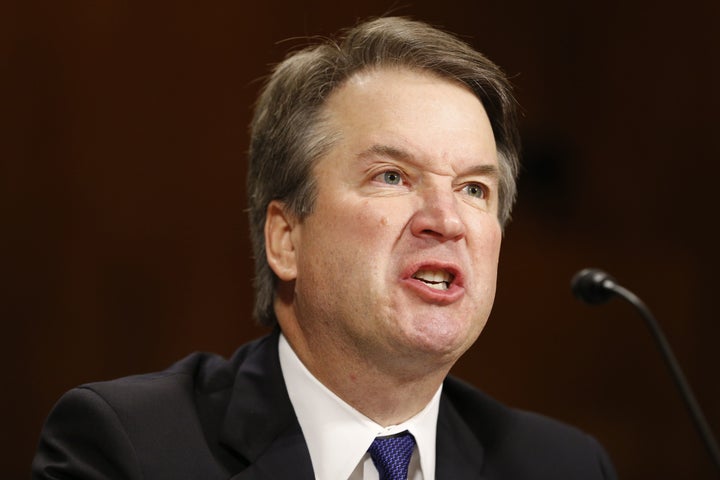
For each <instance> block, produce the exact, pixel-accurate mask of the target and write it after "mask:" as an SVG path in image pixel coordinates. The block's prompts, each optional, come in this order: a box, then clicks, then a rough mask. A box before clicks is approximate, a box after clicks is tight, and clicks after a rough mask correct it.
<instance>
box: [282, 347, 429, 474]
mask: <svg viewBox="0 0 720 480" xmlns="http://www.w3.org/2000/svg"><path fill="white" fill-rule="evenodd" d="M279 342H280V343H279V354H280V367H281V369H282V372H283V377H284V379H285V385H286V387H287V390H288V394H289V396H290V401H291V402H292V405H293V408H294V409H295V414H296V415H297V418H298V422H299V423H300V427H301V428H302V431H303V436H304V437H305V442H306V443H307V446H308V450H309V452H310V459H311V461H312V465H313V470H314V471H315V478H316V479H317V480H336V479H338V478H348V477H349V476H350V474H351V473H352V472H353V471H354V470H355V468H356V467H357V465H358V463H360V461H361V460H363V458H364V456H365V453H366V452H367V449H368V448H369V447H370V444H371V443H372V441H373V440H374V439H375V437H377V436H384V435H392V434H395V433H399V432H402V431H405V430H408V431H409V432H410V433H412V434H413V436H414V437H415V442H416V445H417V450H416V453H419V456H420V468H421V470H422V473H423V477H424V478H425V479H426V480H432V479H434V477H435V435H436V431H437V418H438V411H439V406H440V392H441V391H442V385H441V386H440V387H439V388H438V390H437V392H435V395H434V396H433V398H432V400H430V402H429V403H428V404H427V405H426V406H425V408H424V409H423V410H422V411H420V412H419V413H418V414H417V415H415V416H414V417H412V418H410V419H409V420H407V421H405V422H403V423H401V424H400V425H393V426H390V427H382V426H381V425H379V424H377V423H375V422H374V421H372V420H370V419H369V418H368V417H366V416H365V415H363V414H362V413H360V412H358V411H357V410H355V409H354V408H353V407H351V406H350V405H348V404H347V403H345V402H344V401H343V400H342V399H341V398H340V397H338V396H337V395H335V394H334V393H333V392H331V391H330V390H329V389H328V388H327V387H325V385H323V384H322V383H320V381H319V380H318V379H316V378H315V377H314V376H313V374H312V373H310V371H309V370H308V369H307V368H306V367H305V365H303V363H302V362H301V361H300V359H299V358H298V356H297V355H296V354H295V352H294V351H293V349H292V347H291V346H290V344H289V343H288V341H287V340H286V339H285V337H284V335H282V334H281V335H280V340H279Z"/></svg>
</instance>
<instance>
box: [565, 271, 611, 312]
mask: <svg viewBox="0 0 720 480" xmlns="http://www.w3.org/2000/svg"><path fill="white" fill-rule="evenodd" d="M614 285H615V279H614V278H612V277H611V276H610V275H608V274H607V273H605V272H603V271H602V270H598V269H596V268H585V269H583V270H580V271H579V272H578V273H576V274H575V276H574V277H573V278H572V281H571V282H570V288H571V290H572V293H573V295H575V297H576V298H578V299H580V300H582V301H583V302H585V303H588V304H590V305H598V304H600V303H605V302H607V301H608V300H610V298H612V296H613V295H614V294H615V292H614V291H613V290H612V289H611V288H612V287H613V286H614Z"/></svg>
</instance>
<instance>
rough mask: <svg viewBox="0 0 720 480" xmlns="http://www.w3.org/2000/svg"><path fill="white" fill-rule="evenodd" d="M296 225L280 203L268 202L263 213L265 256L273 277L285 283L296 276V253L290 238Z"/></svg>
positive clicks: (276, 201) (275, 201)
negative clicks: (275, 276) (273, 273)
mask: <svg viewBox="0 0 720 480" xmlns="http://www.w3.org/2000/svg"><path fill="white" fill-rule="evenodd" d="M296 224H297V222H296V220H295V218H294V217H293V215H292V214H291V213H287V212H286V211H285V205H284V204H283V203H282V202H279V201H278V200H273V201H272V202H270V204H269V205H268V208H267V212H266V213H265V255H266V256H267V261H268V264H269V265H270V268H272V270H273V272H275V275H277V276H278V278H280V280H283V281H286V282H288V281H292V280H295V277H296V276H297V261H296V260H297V259H296V254H297V251H296V250H295V244H294V243H293V236H292V231H293V228H295V225H296Z"/></svg>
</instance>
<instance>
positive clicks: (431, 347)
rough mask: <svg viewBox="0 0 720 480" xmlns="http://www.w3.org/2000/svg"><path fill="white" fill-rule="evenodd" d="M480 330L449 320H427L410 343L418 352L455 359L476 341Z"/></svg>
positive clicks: (412, 336) (416, 331) (412, 335)
mask: <svg viewBox="0 0 720 480" xmlns="http://www.w3.org/2000/svg"><path fill="white" fill-rule="evenodd" d="M480 330H482V329H480ZM480 330H477V329H475V328H470V326H468V325H457V324H454V323H452V322H447V321H433V322H425V323H423V324H422V325H421V326H420V328H416V329H415V330H414V332H413V333H412V334H411V339H410V343H411V344H412V346H413V347H414V348H415V349H416V351H417V352H418V353H420V352H423V353H426V354H430V355H433V356H436V357H438V358H439V359H441V358H446V359H447V360H452V361H455V360H457V359H458V358H459V357H460V356H461V355H462V354H463V353H465V352H466V351H467V349H468V348H470V346H471V345H472V344H473V343H475V340H477V338H478V336H479V335H480Z"/></svg>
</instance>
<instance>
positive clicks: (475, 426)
mask: <svg viewBox="0 0 720 480" xmlns="http://www.w3.org/2000/svg"><path fill="white" fill-rule="evenodd" d="M443 400H444V405H441V416H442V417H443V418H442V419H441V420H442V421H448V419H450V420H449V421H456V422H461V423H462V424H464V426H466V427H467V428H468V429H469V430H470V431H471V432H472V435H473V436H474V437H475V439H477V441H478V442H479V444H480V445H482V448H483V449H484V453H485V463H486V468H488V469H490V470H499V471H501V472H503V473H504V475H503V477H505V478H518V479H519V478H548V479H550V478H565V479H569V478H577V479H592V478H597V479H613V478H616V477H615V473H614V470H613V467H612V465H611V463H610V460H609V459H608V457H607V454H606V453H605V451H604V449H603V448H602V446H601V445H600V444H599V443H598V442H597V441H596V440H595V439H594V438H593V437H592V436H590V435H588V434H586V433H584V432H583V431H581V430H579V429H577V428H575V427H573V426H570V425H567V424H565V423H562V422H559V421H557V420H554V419H551V418H548V417H546V416H543V415H539V414H536V413H532V412H528V411H524V410H519V409H514V408H510V407H508V406H506V405H503V404H502V403H500V402H498V401H497V400H495V399H493V398H491V397H490V396H488V395H486V394H485V393H483V392H481V391H480V390H478V389H476V388H475V387H473V386H471V385H469V384H467V383H465V382H463V381H461V380H459V379H456V378H453V377H448V379H447V380H446V381H445V383H444V386H443ZM453 419H454V420H453Z"/></svg>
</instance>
